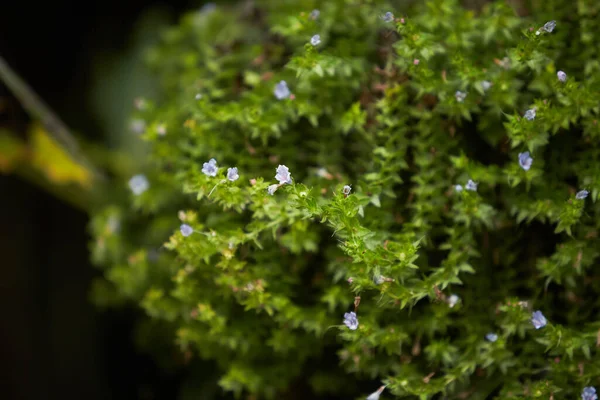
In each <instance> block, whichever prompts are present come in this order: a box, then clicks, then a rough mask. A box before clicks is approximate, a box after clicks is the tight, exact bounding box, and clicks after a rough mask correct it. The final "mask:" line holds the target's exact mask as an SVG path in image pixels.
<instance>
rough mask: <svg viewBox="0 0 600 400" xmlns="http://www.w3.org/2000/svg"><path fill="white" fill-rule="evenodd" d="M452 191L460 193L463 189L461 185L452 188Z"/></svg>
mask: <svg viewBox="0 0 600 400" xmlns="http://www.w3.org/2000/svg"><path fill="white" fill-rule="evenodd" d="M454 190H456V191H457V192H462V190H463V187H462V185H456V186H454Z"/></svg>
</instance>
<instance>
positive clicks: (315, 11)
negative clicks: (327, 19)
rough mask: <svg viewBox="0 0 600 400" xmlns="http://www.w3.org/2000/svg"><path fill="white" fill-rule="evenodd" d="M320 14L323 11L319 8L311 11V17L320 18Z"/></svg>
mask: <svg viewBox="0 0 600 400" xmlns="http://www.w3.org/2000/svg"><path fill="white" fill-rule="evenodd" d="M319 15H321V11H319V10H317V9H314V10H312V11H311V12H310V17H311V18H312V19H317V18H319Z"/></svg>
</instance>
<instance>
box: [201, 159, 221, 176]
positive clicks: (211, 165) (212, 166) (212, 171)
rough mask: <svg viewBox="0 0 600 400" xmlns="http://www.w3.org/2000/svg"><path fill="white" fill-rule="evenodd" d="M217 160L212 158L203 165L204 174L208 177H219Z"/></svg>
mask: <svg viewBox="0 0 600 400" xmlns="http://www.w3.org/2000/svg"><path fill="white" fill-rule="evenodd" d="M218 170H219V168H218V167H217V160H215V159H214V158H211V159H210V160H209V161H208V162H205V163H204V164H202V173H203V174H204V175H207V176H217V171H218Z"/></svg>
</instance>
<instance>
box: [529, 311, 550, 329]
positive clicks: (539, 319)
mask: <svg viewBox="0 0 600 400" xmlns="http://www.w3.org/2000/svg"><path fill="white" fill-rule="evenodd" d="M531 323H532V324H533V326H534V327H535V329H540V328H543V327H545V326H546V324H547V323H548V321H547V320H546V317H544V314H542V312H541V311H539V310H538V311H535V312H534V313H533V314H531Z"/></svg>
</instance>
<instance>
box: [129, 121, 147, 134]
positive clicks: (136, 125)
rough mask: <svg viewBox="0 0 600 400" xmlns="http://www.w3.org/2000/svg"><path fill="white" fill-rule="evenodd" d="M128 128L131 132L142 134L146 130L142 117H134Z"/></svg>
mask: <svg viewBox="0 0 600 400" xmlns="http://www.w3.org/2000/svg"><path fill="white" fill-rule="evenodd" d="M130 128H131V131H132V132H133V133H137V134H142V133H144V131H145V130H146V122H145V121H144V120H143V119H134V120H133V121H131V125H130Z"/></svg>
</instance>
